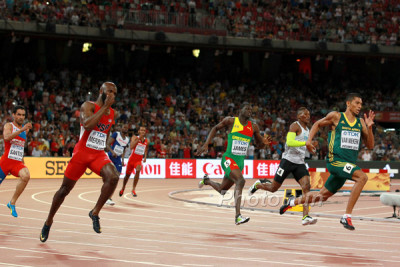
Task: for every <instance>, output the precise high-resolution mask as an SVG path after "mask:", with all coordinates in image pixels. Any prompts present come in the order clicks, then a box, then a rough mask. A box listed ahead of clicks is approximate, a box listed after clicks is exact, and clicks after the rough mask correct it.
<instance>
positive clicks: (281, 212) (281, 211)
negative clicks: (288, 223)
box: [279, 195, 296, 215]
mask: <svg viewBox="0 0 400 267" xmlns="http://www.w3.org/2000/svg"><path fill="white" fill-rule="evenodd" d="M292 199H296V198H295V197H294V196H293V195H291V196H290V197H289V198H288V199H287V202H286V204H283V205H282V206H281V208H280V209H279V214H280V215H282V214H284V213H285V212H286V211H287V210H288V209H290V208H291V206H290V204H289V203H290V201H291V200H292Z"/></svg>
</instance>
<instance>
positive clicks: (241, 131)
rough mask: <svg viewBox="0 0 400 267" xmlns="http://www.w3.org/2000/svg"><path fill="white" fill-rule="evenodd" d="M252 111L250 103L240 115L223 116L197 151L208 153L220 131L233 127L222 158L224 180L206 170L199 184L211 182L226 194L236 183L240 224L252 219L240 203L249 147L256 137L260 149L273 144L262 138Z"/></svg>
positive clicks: (210, 183)
mask: <svg viewBox="0 0 400 267" xmlns="http://www.w3.org/2000/svg"><path fill="white" fill-rule="evenodd" d="M251 113H252V107H251V106H250V105H245V106H244V107H243V108H242V109H241V110H240V113H239V117H226V118H225V119H223V120H222V121H221V122H220V123H218V124H217V125H216V126H214V127H213V128H212V129H211V131H210V134H209V135H208V137H207V140H206V142H205V143H204V145H203V146H202V147H200V148H199V149H198V151H197V153H196V155H201V154H202V153H204V152H207V151H208V146H209V144H211V142H212V140H213V139H214V137H215V135H216V134H217V132H218V131H219V130H222V129H226V128H227V129H229V130H230V132H229V134H228V146H227V148H226V152H225V153H224V155H223V156H222V160H221V166H222V169H223V170H224V172H225V175H224V178H223V180H222V183H216V182H214V181H211V180H210V179H209V178H208V174H207V173H206V174H205V176H204V178H203V179H202V180H201V182H200V183H199V187H203V186H204V185H210V186H211V187H213V188H214V189H215V190H216V191H218V192H219V193H220V194H222V195H223V194H225V193H226V191H227V190H229V189H230V188H231V187H232V185H233V184H235V185H236V186H235V194H234V196H235V208H236V216H235V223H236V224H237V225H238V224H242V223H246V222H248V221H249V220H250V218H248V217H243V216H242V215H241V214H240V203H241V199H242V191H243V187H244V184H245V180H244V178H243V174H242V170H243V168H244V159H245V158H246V156H247V148H248V147H249V145H250V142H251V140H252V137H253V136H254V140H255V143H256V145H257V146H258V147H260V148H263V147H264V146H265V145H267V144H269V143H270V139H269V137H262V136H261V134H260V130H259V128H258V125H257V124H255V123H252V122H251V121H250V117H251Z"/></svg>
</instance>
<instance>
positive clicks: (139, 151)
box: [130, 136, 147, 159]
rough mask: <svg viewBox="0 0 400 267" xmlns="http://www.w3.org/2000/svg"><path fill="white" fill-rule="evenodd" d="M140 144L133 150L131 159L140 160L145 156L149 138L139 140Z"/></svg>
mask: <svg viewBox="0 0 400 267" xmlns="http://www.w3.org/2000/svg"><path fill="white" fill-rule="evenodd" d="M137 138H138V139H139V142H138V143H137V144H136V145H135V146H134V147H133V148H132V154H131V156H130V157H131V158H133V157H134V158H140V159H142V158H143V156H144V153H145V152H146V146H147V138H144V139H143V140H142V139H140V138H139V136H137Z"/></svg>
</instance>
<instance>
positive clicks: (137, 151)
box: [135, 144, 146, 155]
mask: <svg viewBox="0 0 400 267" xmlns="http://www.w3.org/2000/svg"><path fill="white" fill-rule="evenodd" d="M145 149H146V146H144V145H141V144H138V145H137V146H136V149H135V154H137V155H144V150H145Z"/></svg>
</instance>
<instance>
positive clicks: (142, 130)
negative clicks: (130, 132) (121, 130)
mask: <svg viewBox="0 0 400 267" xmlns="http://www.w3.org/2000/svg"><path fill="white" fill-rule="evenodd" d="M145 135H146V128H144V127H140V129H139V136H140V137H144V136H145Z"/></svg>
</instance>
